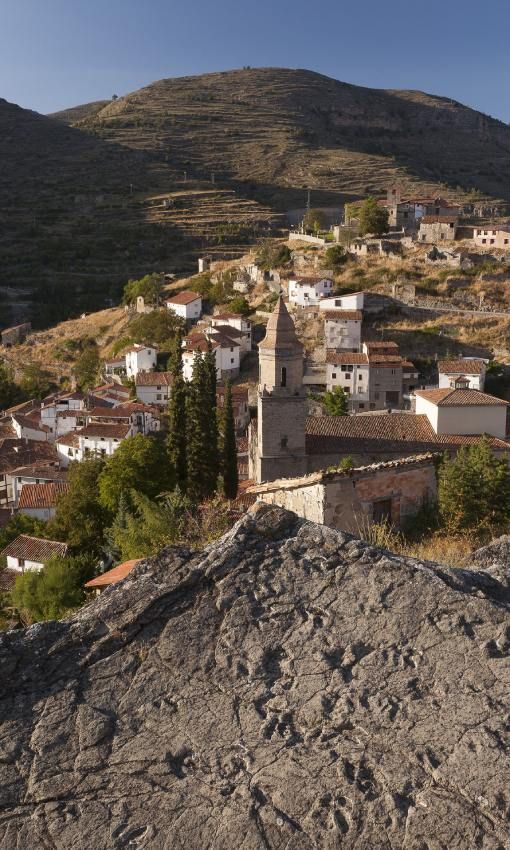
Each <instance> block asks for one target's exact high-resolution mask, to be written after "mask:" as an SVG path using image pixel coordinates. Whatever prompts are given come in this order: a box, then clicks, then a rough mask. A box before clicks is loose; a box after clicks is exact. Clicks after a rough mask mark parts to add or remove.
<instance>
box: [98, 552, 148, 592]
mask: <svg viewBox="0 0 510 850" xmlns="http://www.w3.org/2000/svg"><path fill="white" fill-rule="evenodd" d="M141 561H143V558H133V559H132V560H131V561H124V563H123V564H119V565H118V566H117V567H113V569H111V570H107V572H105V573H102V575H100V576H96V578H93V579H91V580H90V581H88V582H87V583H86V584H85V587H108V586H109V585H110V584H117V582H119V581H122V579H123V578H126V576H127V575H129V573H130V572H131V570H133V569H134V568H135V567H136V565H137V564H139V563H141Z"/></svg>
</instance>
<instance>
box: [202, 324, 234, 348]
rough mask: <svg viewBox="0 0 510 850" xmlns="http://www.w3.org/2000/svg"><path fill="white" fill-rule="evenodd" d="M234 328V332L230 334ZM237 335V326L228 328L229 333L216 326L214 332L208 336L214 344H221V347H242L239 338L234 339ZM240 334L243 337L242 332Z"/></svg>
mask: <svg viewBox="0 0 510 850" xmlns="http://www.w3.org/2000/svg"><path fill="white" fill-rule="evenodd" d="M231 330H233V334H232V335H231V334H230V331H231ZM236 335H237V331H236V329H235V328H232V329H231V328H228V333H227V332H226V331H225V332H224V330H223V326H222V329H221V331H220V329H219V328H214V333H211V335H210V336H209V337H208V338H209V339H210V341H211V343H212V344H213V345H215V344H216V346H219V347H220V348H240V344H239V342H238V340H237V339H234V336H236ZM239 336H240V337H242V334H241V333H240V332H239Z"/></svg>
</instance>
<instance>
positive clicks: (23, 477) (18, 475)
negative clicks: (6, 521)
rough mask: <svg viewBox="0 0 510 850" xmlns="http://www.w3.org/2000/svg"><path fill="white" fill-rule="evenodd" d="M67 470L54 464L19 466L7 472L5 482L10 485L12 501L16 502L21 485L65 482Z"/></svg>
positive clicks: (15, 503)
mask: <svg viewBox="0 0 510 850" xmlns="http://www.w3.org/2000/svg"><path fill="white" fill-rule="evenodd" d="M66 478H67V472H66V471H65V470H64V469H58V468H57V467H56V466H50V465H49V464H48V465H40V466H37V465H35V466H20V467H18V468H17V469H12V470H11V471H10V472H8V473H7V484H8V486H9V485H10V486H11V488H12V489H11V493H12V502H13V503H14V505H17V504H18V501H19V497H20V494H21V491H22V489H23V487H24V486H25V485H26V484H52V483H55V484H56V483H65V480H66Z"/></svg>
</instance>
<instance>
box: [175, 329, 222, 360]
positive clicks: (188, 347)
mask: <svg viewBox="0 0 510 850" xmlns="http://www.w3.org/2000/svg"><path fill="white" fill-rule="evenodd" d="M209 346H211V348H219V343H218V342H217V341H216V340H215V339H209V338H208V337H207V336H206V335H205V334H203V333H194V334H188V336H185V337H184V339H183V352H182V353H183V356H184V355H185V354H186V353H187V352H192V351H202V352H206V351H208V350H209Z"/></svg>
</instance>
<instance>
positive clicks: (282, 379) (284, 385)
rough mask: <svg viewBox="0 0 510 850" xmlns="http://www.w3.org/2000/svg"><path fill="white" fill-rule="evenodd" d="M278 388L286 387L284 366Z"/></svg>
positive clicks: (285, 368) (285, 369)
mask: <svg viewBox="0 0 510 850" xmlns="http://www.w3.org/2000/svg"><path fill="white" fill-rule="evenodd" d="M280 386H281V387H286V386H287V367H286V366H282V374H281V379H280Z"/></svg>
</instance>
